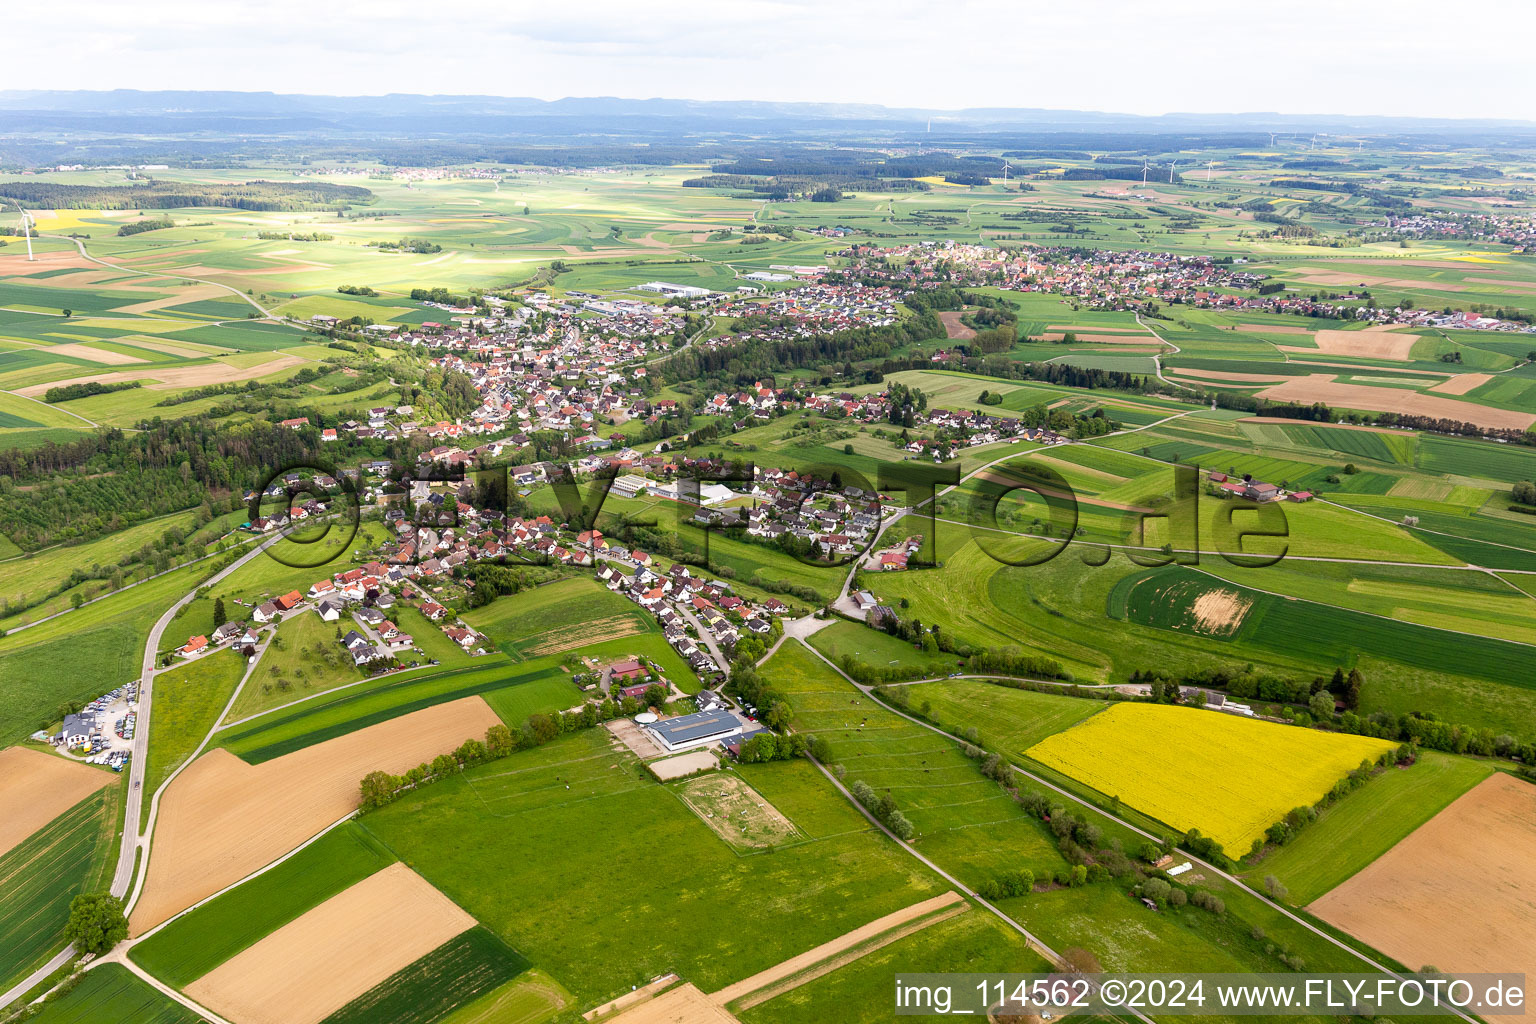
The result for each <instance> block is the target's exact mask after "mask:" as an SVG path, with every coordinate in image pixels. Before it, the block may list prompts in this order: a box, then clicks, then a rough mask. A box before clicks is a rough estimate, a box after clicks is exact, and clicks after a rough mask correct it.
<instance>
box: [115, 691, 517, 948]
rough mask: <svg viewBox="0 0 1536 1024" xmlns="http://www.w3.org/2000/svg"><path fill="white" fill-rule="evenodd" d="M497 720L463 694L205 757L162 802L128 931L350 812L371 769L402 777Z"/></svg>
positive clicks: (150, 924) (146, 924) (482, 704)
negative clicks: (324, 732) (319, 739)
mask: <svg viewBox="0 0 1536 1024" xmlns="http://www.w3.org/2000/svg"><path fill="white" fill-rule="evenodd" d="M500 721H501V719H500V718H498V717H497V716H496V713H495V712H493V711H492V710H491V709H490V706H489V705H487V704H486V703H485V701H484V700H482V699H481V698H479V697H465V698H463V699H461V700H456V701H452V702H451V703H447V704H440V705H437V706H436V707H432V708H427V709H425V710H422V711H417V712H414V713H412V714H408V715H403V716H401V717H398V718H394V719H392V720H390V721H388V722H383V723H381V724H379V725H374V726H369V727H368V728H366V729H360V730H358V731H356V732H353V733H350V734H348V735H346V736H340V737H337V738H336V739H332V740H327V741H326V742H324V743H319V744H316V745H315V746H312V747H306V748H305V749H303V750H300V751H297V752H295V753H292V754H288V755H286V756H284V757H280V758H276V759H274V760H272V761H269V762H267V763H265V764H261V765H248V764H246V763H245V762H243V761H241V760H240V759H239V758H237V757H235V756H234V755H233V754H231V753H229V751H227V750H212V751H209V752H208V753H206V754H204V755H203V756H201V757H199V758H198V759H197V760H196V761H194V762H193V763H192V764H191V765H189V766H188V767H187V768H186V770H184V771H183V772H182V773H181V774H180V775H179V776H177V777H176V780H175V781H174V782H172V783H171V785H170V786H169V787H168V788H167V789H166V791H165V795H164V796H163V797H162V799H161V801H160V814H159V819H158V822H157V824H156V826H155V834H154V840H153V846H152V847H151V852H150V859H149V866H148V869H147V874H146V878H145V882H144V889H143V892H142V894H141V897H140V899H139V902H138V904H137V905H136V906H135V907H134V909H133V915H132V917H131V918H130V922H129V923H130V931H131V933H132V934H134V935H141V934H143V933H144V932H145V931H147V930H149V929H150V928H152V927H154V926H155V925H157V924H159V923H160V922H161V921H164V920H166V919H167V918H169V917H171V916H172V915H174V914H176V913H178V912H180V911H182V910H184V909H186V908H187V907H189V906H191V905H192V904H194V903H196V902H198V901H199V900H202V899H206V898H207V897H209V896H212V895H213V894H214V893H216V892H218V891H219V890H221V889H223V888H225V887H226V886H229V885H232V884H233V883H235V882H237V881H239V880H240V879H241V878H244V877H245V876H246V875H248V874H250V873H251V872H253V871H255V870H257V869H258V868H261V867H264V866H265V865H267V864H270V863H272V862H273V861H274V860H277V859H278V858H279V857H281V856H283V854H285V853H288V852H289V851H290V850H293V849H295V848H296V847H298V846H299V845H300V844H301V843H303V842H304V840H306V839H309V838H310V837H311V836H314V835H316V834H317V833H319V832H320V831H321V830H322V829H323V828H325V827H326V826H327V825H329V824H331V823H332V822H334V821H337V820H339V819H341V818H342V817H344V816H345V815H347V814H350V813H351V812H352V811H354V810H355V809H356V808H357V803H358V782H359V781H360V780H361V779H362V777H363V776H364V775H366V774H368V773H369V772H370V771H385V772H390V773H392V774H400V773H403V772H405V771H406V770H407V769H410V768H413V767H415V766H416V765H418V764H420V763H421V762H423V761H430V760H431V759H432V758H433V757H434V756H436V755H437V754H440V753H444V752H445V751H449V750H452V749H453V748H454V747H457V746H458V745H459V744H460V743H462V742H463V741H464V740H466V739H469V738H470V737H474V738H477V739H478V738H480V737H482V736H484V735H485V731H486V729H488V728H489V727H490V726H492V725H496V724H499V723H500Z"/></svg>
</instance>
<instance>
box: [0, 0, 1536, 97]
mask: <svg viewBox="0 0 1536 1024" xmlns="http://www.w3.org/2000/svg"><path fill="white" fill-rule="evenodd" d="M6 21H7V29H8V35H9V36H10V38H11V39H12V40H24V41H25V42H24V43H22V44H21V45H14V46H12V47H10V48H9V49H8V51H7V55H6V59H5V61H3V62H0V87H4V88H13V89H15V88H55V89H69V88H85V89H112V88H136V89H210V90H213V89H233V90H252V91H255V90H262V91H273V92H287V93H303V92H308V93H325V94H332V95H358V94H378V93H383V92H421V93H438V94H446V93H484V94H492V95H501V96H537V97H541V98H544V99H557V98H560V97H564V96H599V95H611V96H625V97H657V96H664V97H674V98H691V99H760V100H797V101H826V102H863V103H882V104H885V105H888V106H921V107H929V108H938V109H945V108H958V107H968V106H988V107H1050V108H1065V109H1081V110H1109V111H1122V112H1129V113H1143V114H1156V113H1165V112H1169V111H1207V112H1214V111H1254V110H1276V111H1282V112H1288V113H1360V114H1411V115H1424V116H1448V117H1513V118H1529V117H1532V116H1536V109H1533V105H1532V103H1531V98H1532V90H1531V88H1530V86H1529V85H1528V73H1527V72H1526V71H1525V69H1524V67H1523V63H1524V62H1523V60H1521V59H1519V58H1510V59H1506V60H1503V61H1499V60H1496V59H1492V58H1490V56H1489V52H1490V51H1492V50H1495V49H1496V47H1497V42H1498V40H1509V41H1511V43H1512V44H1513V45H1514V46H1516V47H1517V48H1519V47H1521V46H1523V45H1524V44H1523V43H1521V42H1519V41H1520V40H1525V39H1529V38H1531V35H1532V33H1531V29H1532V28H1536V5H1532V4H1529V3H1527V2H1524V0H1514V2H1511V0H1477V2H1470V3H1463V4H1460V5H1456V6H1454V7H1448V6H1447V5H1445V4H1443V3H1439V2H1431V0H1333V2H1329V3H1322V2H1318V0H1293V2H1292V3H1291V4H1288V5H1264V6H1263V7H1260V6H1258V5H1254V4H1246V3H1240V2H1239V3H1233V2H1231V0H1223V2H1219V3H1218V2H1215V0H1163V2H1161V3H1156V4H1148V3H1145V2H1127V0H1066V2H1057V3H1044V2H1041V0H938V2H935V0H925V2H918V0H852V2H835V0H833V2H813V0H726V2H720V0H716V2H713V3H705V2H702V0H647V2H644V3H634V2H632V0H628V2H620V0H567V2H560V0H543V2H539V3H531V2H528V0H521V2H514V3H508V2H505V0H494V2H493V0H438V2H437V3H421V2H419V0H410V2H407V0H366V2H365V0H322V2H315V0H266V2H260V3H253V2H249V0H233V2H232V0H141V2H139V3H132V4H129V3H122V2H121V0H56V2H54V3H50V4H38V3H29V4H22V5H16V6H15V8H14V9H12V10H8V11H7V15H6Z"/></svg>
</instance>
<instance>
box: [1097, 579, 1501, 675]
mask: <svg viewBox="0 0 1536 1024" xmlns="http://www.w3.org/2000/svg"><path fill="white" fill-rule="evenodd" d="M1223 590H1224V591H1227V592H1228V593H1230V594H1232V595H1234V597H1235V600H1236V601H1238V602H1242V601H1247V602H1249V604H1248V606H1247V607H1246V610H1245V611H1244V612H1243V613H1242V614H1241V619H1240V622H1238V623H1237V624H1236V625H1235V626H1233V627H1232V628H1230V629H1225V628H1224V629H1222V630H1221V631H1219V632H1212V631H1211V627H1205V626H1201V625H1200V624H1199V622H1198V619H1197V618H1196V616H1197V614H1198V609H1197V608H1196V603H1197V601H1198V600H1199V599H1200V598H1201V597H1202V596H1203V595H1206V594H1209V593H1211V592H1213V591H1223ZM1108 611H1109V615H1110V616H1111V617H1112V618H1120V617H1124V618H1126V619H1127V620H1128V621H1131V622H1139V623H1142V624H1144V625H1149V626H1156V627H1158V628H1160V629H1168V630H1175V631H1179V632H1189V633H1197V632H1198V633H1204V634H1205V635H1211V636H1227V637H1230V639H1231V640H1232V641H1233V643H1234V645H1235V646H1236V647H1238V648H1242V649H1248V648H1267V649H1271V650H1276V651H1284V652H1286V653H1287V654H1289V655H1291V656H1298V655H1299V656H1310V657H1311V658H1312V659H1313V660H1314V663H1315V664H1318V665H1347V664H1349V663H1350V662H1351V661H1352V659H1353V658H1354V657H1355V655H1356V652H1358V653H1360V654H1366V655H1372V656H1375V657H1378V658H1390V659H1392V660H1394V661H1399V662H1402V663H1403V664H1405V665H1408V666H1411V667H1414V668H1420V669H1427V670H1430V671H1435V672H1442V673H1447V674H1454V675H1471V676H1475V677H1480V678H1483V679H1489V680H1496V681H1507V682H1517V681H1518V680H1519V679H1520V678H1521V674H1520V670H1519V668H1518V666H1520V665H1521V664H1523V663H1524V662H1526V661H1528V660H1529V657H1530V648H1529V646H1528V645H1525V644H1515V643H1510V642H1508V641H1503V640H1494V639H1489V638H1487V637H1476V636H1473V637H1463V636H1455V637H1452V636H1449V635H1447V634H1446V632H1445V631H1444V630H1437V629H1435V628H1433V627H1430V626H1421V625H1417V624H1415V623H1409V622H1401V621H1398V620H1396V619H1390V618H1384V617H1379V616H1375V615H1367V614H1364V613H1362V612H1357V611H1354V610H1353V609H1350V608H1341V607H1335V606H1331V605H1322V604H1318V603H1316V602H1313V601H1301V600H1295V599H1289V600H1288V599H1285V598H1279V597H1276V596H1275V595H1273V594H1267V593H1263V592H1260V591H1255V590H1250V589H1248V588H1246V587H1241V586H1237V585H1235V584H1231V583H1226V582H1222V583H1215V582H1211V581H1208V578H1207V577H1203V576H1199V575H1196V574H1195V573H1193V572H1192V571H1191V570H1189V569H1186V568H1183V567H1179V566H1168V567H1165V568H1161V569H1150V570H1147V571H1145V572H1143V573H1140V574H1135V575H1131V576H1126V577H1124V578H1122V579H1121V581H1120V582H1119V583H1117V584H1116V586H1115V589H1114V590H1113V591H1111V593H1110V595H1109V603H1108Z"/></svg>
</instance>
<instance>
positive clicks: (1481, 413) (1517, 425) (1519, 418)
mask: <svg viewBox="0 0 1536 1024" xmlns="http://www.w3.org/2000/svg"><path fill="white" fill-rule="evenodd" d="M1258 394H1259V397H1261V398H1272V399H1276V400H1278V401H1282V402H1299V403H1301V404H1303V405H1308V404H1310V403H1312V402H1323V403H1325V404H1327V405H1331V406H1334V407H1335V408H1344V409H1369V410H1372V411H1375V412H1401V413H1409V414H1412V415H1415V416H1433V417H1436V418H1440V419H1448V420H1460V421H1464V422H1467V423H1475V424H1477V425H1478V426H1480V427H1492V428H1496V429H1515V430H1524V429H1526V428H1527V427H1529V426H1530V425H1531V424H1532V423H1536V413H1528V412H1514V411H1511V410H1508V409H1492V408H1489V407H1488V406H1486V405H1476V404H1474V403H1472V402H1458V401H1456V400H1455V399H1452V398H1441V397H1440V396H1438V395H1426V394H1420V393H1419V392H1416V391H1403V390H1401V389H1399V388H1377V387H1371V386H1370V385H1368V384H1342V383H1340V382H1338V381H1336V380H1334V379H1333V377H1331V376H1328V375H1324V374H1311V375H1309V376H1306V377H1295V378H1292V379H1291V380H1288V381H1286V382H1285V383H1284V384H1277V385H1275V386H1274V387H1270V388H1265V389H1264V390H1263V391H1260V392H1259V393H1258Z"/></svg>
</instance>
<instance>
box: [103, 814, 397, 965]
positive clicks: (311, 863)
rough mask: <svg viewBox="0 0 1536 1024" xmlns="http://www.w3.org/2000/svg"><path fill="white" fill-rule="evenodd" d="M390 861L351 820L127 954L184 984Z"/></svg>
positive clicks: (137, 961)
mask: <svg viewBox="0 0 1536 1024" xmlns="http://www.w3.org/2000/svg"><path fill="white" fill-rule="evenodd" d="M393 862H394V857H393V856H392V855H391V854H390V853H389V852H388V851H387V850H386V849H384V847H383V846H382V845H381V844H380V843H378V842H377V841H376V840H374V839H373V837H372V836H370V835H369V834H368V833H367V832H366V831H364V830H363V829H362V828H361V827H359V826H358V825H356V824H355V823H352V822H348V823H346V824H344V825H341V826H340V827H338V828H335V829H333V830H331V831H330V832H328V833H326V834H325V835H324V836H322V837H321V838H320V839H317V840H316V841H315V842H313V843H311V844H310V845H309V846H306V847H305V848H304V849H302V850H300V851H299V852H298V853H296V854H294V855H293V856H292V857H290V858H289V859H287V860H285V861H283V863H281V864H279V865H277V866H276V867H274V868H272V869H271V870H270V871H266V872H264V873H263V874H261V875H258V876H257V877H255V878H253V879H251V880H250V881H248V882H245V883H243V884H241V885H239V886H237V887H236V888H234V889H231V890H230V891H228V892H226V893H223V894H222V895H220V896H218V897H216V898H214V899H212V900H210V901H209V902H207V903H205V904H203V905H202V906H200V907H198V908H197V909H195V910H193V911H192V912H191V913H189V914H186V915H185V916H183V917H179V918H177V919H176V920H175V921H172V922H171V923H170V924H169V925H167V926H166V927H165V928H162V929H161V930H160V931H158V932H156V933H155V934H153V935H151V936H150V937H149V938H147V939H145V940H144V941H142V942H139V943H137V944H136V945H135V946H134V947H133V953H132V956H133V961H134V963H136V964H138V965H139V966H140V967H143V968H144V969H145V970H147V971H149V972H150V973H152V974H154V975H155V977H157V978H160V979H162V980H164V981H166V982H168V983H170V984H172V985H175V986H176V987H178V988H184V987H186V986H187V985H189V984H191V983H192V982H194V981H196V980H197V979H198V978H201V977H202V976H203V975H205V974H207V973H208V972H209V971H211V970H213V969H214V968H215V967H217V966H219V965H220V964H222V963H223V962H224V961H226V960H228V959H230V958H231V957H233V956H234V955H235V954H237V953H239V952H240V951H241V950H243V949H245V948H246V947H247V946H249V945H251V943H253V942H256V941H257V940H258V939H260V938H262V937H263V936H265V935H267V934H269V933H271V932H273V931H276V930H277V929H278V928H281V927H282V926H283V925H285V924H287V923H288V922H290V921H292V920H294V919H296V918H298V917H299V916H300V915H301V914H303V913H304V912H305V911H307V910H310V909H311V908H313V907H315V906H318V905H319V904H321V903H323V902H324V901H325V900H327V899H329V898H330V897H332V896H334V895H336V894H337V893H339V892H341V891H342V890H343V889H345V888H347V887H348V886H350V885H352V884H354V883H356V882H360V881H362V880H363V879H364V878H367V877H368V876H369V875H371V874H373V873H374V872H376V871H378V870H380V869H382V868H385V867H387V866H388V865H390V864H392V863H393Z"/></svg>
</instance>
